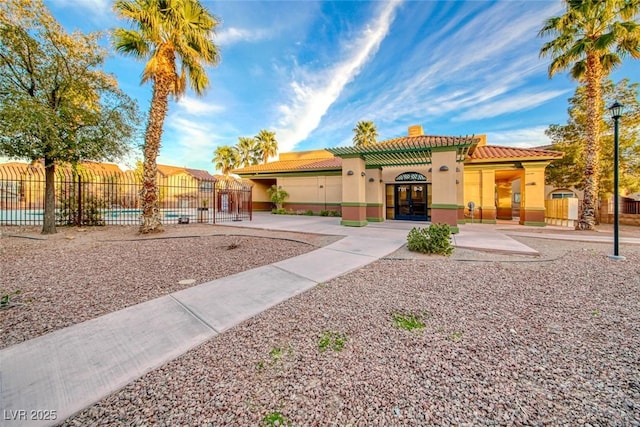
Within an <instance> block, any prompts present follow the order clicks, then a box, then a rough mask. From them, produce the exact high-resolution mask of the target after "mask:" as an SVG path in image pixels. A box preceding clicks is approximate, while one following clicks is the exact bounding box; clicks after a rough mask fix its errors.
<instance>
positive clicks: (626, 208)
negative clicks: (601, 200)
mask: <svg viewBox="0 0 640 427" xmlns="http://www.w3.org/2000/svg"><path fill="white" fill-rule="evenodd" d="M620 213H623V214H632V215H639V214H640V200H633V199H629V198H627V197H623V198H622V206H621V207H620Z"/></svg>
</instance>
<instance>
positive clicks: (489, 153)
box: [468, 145, 564, 161]
mask: <svg viewBox="0 0 640 427" xmlns="http://www.w3.org/2000/svg"><path fill="white" fill-rule="evenodd" d="M563 155H564V153H562V152H561V151H552V150H543V149H539V148H515V147H502V146H498V145H485V146H483V147H476V148H475V150H473V152H471V153H470V154H469V157H468V158H469V160H471V161H474V160H503V159H517V158H540V159H541V160H542V159H549V160H551V159H560V158H562V156H563Z"/></svg>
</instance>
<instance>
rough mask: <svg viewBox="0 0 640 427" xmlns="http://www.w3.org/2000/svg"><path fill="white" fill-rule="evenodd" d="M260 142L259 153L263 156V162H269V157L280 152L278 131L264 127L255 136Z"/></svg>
mask: <svg viewBox="0 0 640 427" xmlns="http://www.w3.org/2000/svg"><path fill="white" fill-rule="evenodd" d="M255 140H256V142H257V143H258V153H260V155H261V156H262V161H263V163H267V161H268V160H269V157H271V156H275V155H276V154H278V141H276V133H275V132H271V131H269V130H264V129H262V130H261V131H260V132H259V133H258V135H256V137H255Z"/></svg>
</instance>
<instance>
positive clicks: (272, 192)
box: [267, 184, 289, 209]
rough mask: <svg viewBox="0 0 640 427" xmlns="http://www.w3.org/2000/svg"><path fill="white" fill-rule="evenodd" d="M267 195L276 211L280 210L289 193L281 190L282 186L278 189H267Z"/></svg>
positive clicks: (274, 186)
mask: <svg viewBox="0 0 640 427" xmlns="http://www.w3.org/2000/svg"><path fill="white" fill-rule="evenodd" d="M267 194H268V195H269V198H270V199H271V202H272V203H273V204H274V205H276V209H281V208H282V203H283V202H284V201H285V199H286V198H287V197H289V193H287V192H286V191H284V190H283V189H282V186H280V187H278V186H277V185H275V184H274V185H272V186H271V188H268V189H267Z"/></svg>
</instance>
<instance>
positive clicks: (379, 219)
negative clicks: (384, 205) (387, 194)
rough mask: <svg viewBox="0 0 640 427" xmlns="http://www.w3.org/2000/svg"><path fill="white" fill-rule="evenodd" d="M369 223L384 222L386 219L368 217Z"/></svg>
mask: <svg viewBox="0 0 640 427" xmlns="http://www.w3.org/2000/svg"><path fill="white" fill-rule="evenodd" d="M367 221H369V222H384V218H380V217H376V216H368V217H367Z"/></svg>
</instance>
